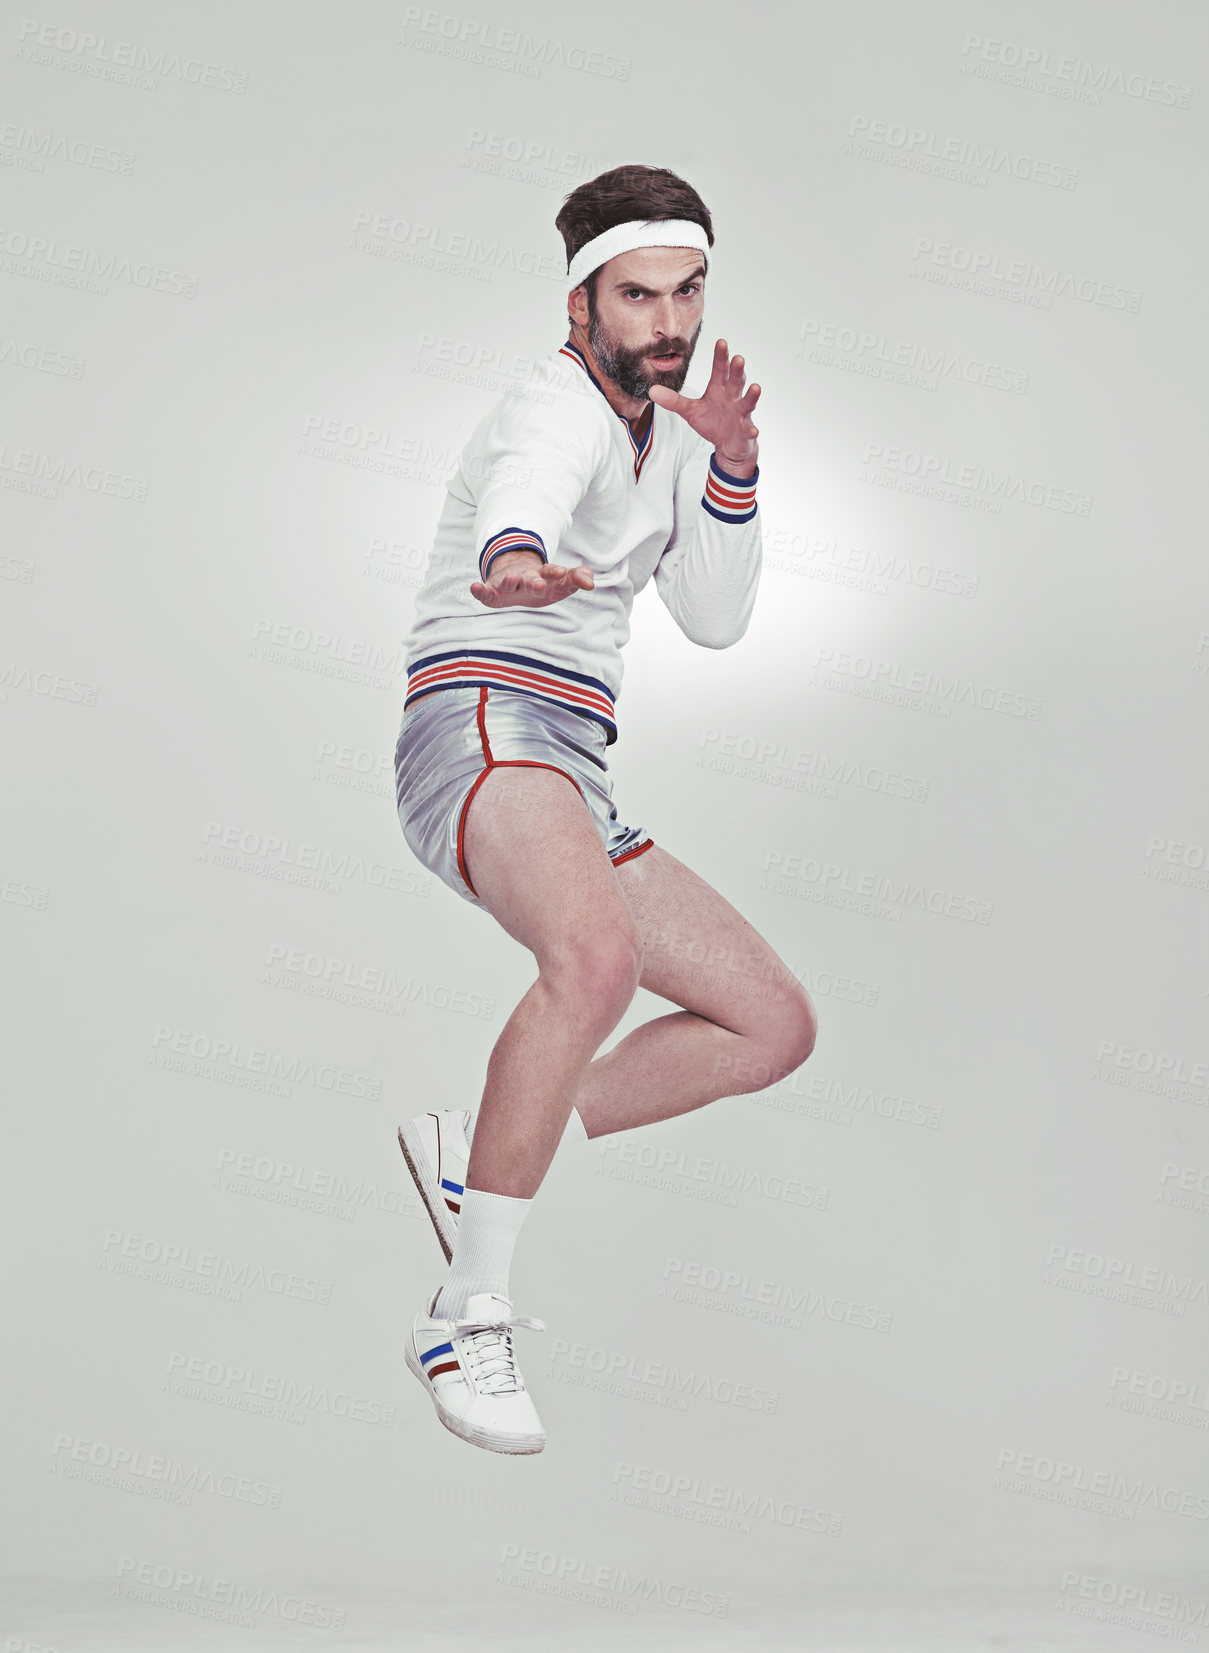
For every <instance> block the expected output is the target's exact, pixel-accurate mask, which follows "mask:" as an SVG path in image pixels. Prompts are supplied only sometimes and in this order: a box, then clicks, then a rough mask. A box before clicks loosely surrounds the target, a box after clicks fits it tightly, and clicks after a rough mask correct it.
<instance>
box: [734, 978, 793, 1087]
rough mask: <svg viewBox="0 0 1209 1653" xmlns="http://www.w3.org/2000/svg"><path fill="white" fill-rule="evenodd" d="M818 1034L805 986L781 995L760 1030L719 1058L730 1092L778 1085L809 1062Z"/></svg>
mask: <svg viewBox="0 0 1209 1653" xmlns="http://www.w3.org/2000/svg"><path fill="white" fill-rule="evenodd" d="M817 1035H818V1018H817V1017H816V1015H815V1011H814V1005H813V1003H812V1002H811V999H810V995H809V994H808V993H807V992H806V990H805V988H801V989H800V990H799V992H797V993H792V994H785V995H782V996H781V997H780V998H779V1000H778V1003H777V1006H776V1008H775V1010H774V1012H773V1013H772V1015H771V1016H770V1017H769V1019H768V1020H767V1021H766V1023H765V1025H764V1027H763V1028H762V1030H761V1031H760V1032H753V1033H749V1034H747V1035H746V1037H745V1038H744V1040H743V1044H742V1046H741V1047H740V1048H739V1049H737V1050H734V1051H730V1052H728V1053H727V1054H726V1055H724V1056H720V1057H719V1058H718V1077H719V1078H722V1079H724V1080H725V1081H726V1083H727V1085H728V1087H729V1089H728V1091H727V1094H728V1095H730V1096H744V1095H747V1094H749V1093H750V1092H752V1091H762V1090H766V1089H767V1088H768V1086H769V1085H779V1084H780V1083H781V1081H782V1080H783V1079H788V1078H789V1076H790V1074H792V1073H795V1072H796V1071H797V1069H798V1068H800V1067H801V1065H802V1063H803V1062H805V1061H806V1059H807V1057H809V1055H810V1053H811V1052H812V1051H813V1049H814V1044H815V1039H816V1037H817Z"/></svg>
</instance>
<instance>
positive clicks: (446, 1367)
mask: <svg viewBox="0 0 1209 1653" xmlns="http://www.w3.org/2000/svg"><path fill="white" fill-rule="evenodd" d="M460 1370H461V1368H460V1367H459V1365H458V1363H457V1361H456V1360H443V1361H442V1362H441V1364H440V1365H439V1366H430V1367H429V1368H428V1381H429V1382H430V1383H431V1382H432V1380H433V1378H434V1377H439V1376H440V1375H441V1373H442V1372H457V1371H460Z"/></svg>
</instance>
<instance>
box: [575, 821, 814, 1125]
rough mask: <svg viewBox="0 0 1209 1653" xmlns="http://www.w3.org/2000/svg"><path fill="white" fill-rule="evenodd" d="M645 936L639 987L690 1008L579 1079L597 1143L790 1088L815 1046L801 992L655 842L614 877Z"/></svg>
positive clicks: (751, 932)
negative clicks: (785, 1084)
mask: <svg viewBox="0 0 1209 1653" xmlns="http://www.w3.org/2000/svg"><path fill="white" fill-rule="evenodd" d="M615 876H616V877H617V879H618V881H619V884H620V886H621V889H622V892H623V894H624V896H625V899H626V904H627V906H628V907H629V909H630V911H631V912H632V913H633V915H634V922H635V924H636V926H637V929H638V932H639V934H640V935H641V937H642V941H643V949H644V957H643V967H642V976H641V980H640V982H639V985H640V986H641V987H645V988H647V989H648V990H649V991H650V992H652V993H657V994H659V996H660V997H661V998H665V999H670V1000H671V1002H672V1003H673V1004H678V1005H682V1006H684V1007H685V1008H684V1009H682V1010H679V1011H676V1012H674V1013H673V1014H672V1015H670V1016H659V1017H656V1018H655V1019H654V1020H653V1021H649V1022H645V1023H644V1024H643V1025H642V1026H641V1027H637V1028H635V1029H634V1030H633V1032H631V1033H628V1034H627V1035H626V1037H625V1038H624V1039H622V1040H620V1041H619V1043H618V1044H617V1045H616V1046H615V1047H614V1049H613V1050H611V1051H609V1052H608V1053H607V1055H604V1056H598V1057H597V1058H596V1060H595V1061H594V1062H592V1063H590V1064H589V1066H588V1067H587V1068H586V1069H585V1070H584V1072H583V1074H582V1075H581V1077H580V1079H579V1082H578V1084H577V1086H576V1089H575V1096H574V1106H575V1108H576V1111H577V1112H578V1113H579V1116H580V1118H581V1119H582V1120H583V1123H584V1128H585V1130H586V1131H587V1133H588V1135H589V1137H596V1136H605V1135H607V1134H608V1133H610V1132H612V1131H626V1130H632V1129H634V1128H635V1127H636V1126H639V1125H649V1124H653V1123H655V1122H656V1121H657V1120H661V1119H671V1118H674V1117H675V1116H676V1115H677V1114H682V1113H688V1112H690V1111H691V1110H692V1109H694V1108H700V1107H702V1106H704V1104H705V1103H707V1102H713V1101H716V1100H717V1099H718V1098H719V1097H722V1096H738V1095H741V1094H744V1093H746V1092H749V1091H753V1090H763V1089H764V1087H765V1086H766V1085H770V1084H773V1083H774V1082H775V1081H776V1080H778V1079H782V1078H785V1077H786V1076H787V1075H788V1074H790V1073H792V1072H794V1070H795V1069H796V1068H798V1067H800V1066H801V1064H802V1063H803V1062H804V1061H805V1060H806V1058H807V1057H808V1056H809V1055H810V1052H811V1050H812V1049H813V1048H814V1040H815V1031H816V1026H817V1024H816V1019H815V1013H814V1007H813V1005H812V1003H811V1000H810V996H809V994H808V993H807V992H806V990H805V988H804V987H803V986H802V985H801V983H800V982H799V981H798V980H797V978H796V977H795V976H793V975H792V974H791V973H790V971H789V969H788V968H787V966H786V965H785V964H784V963H783V962H782V960H781V959H780V958H779V957H778V955H777V954H776V953H775V952H774V951H773V949H772V948H771V947H770V946H769V944H768V943H767V942H766V941H765V940H764V938H763V937H762V936H761V935H760V934H759V932H758V931H757V930H755V929H754V928H753V927H752V925H751V924H749V923H748V921H747V920H746V919H745V918H744V917H743V915H742V914H741V913H740V912H738V911H737V910H736V909H735V908H734V907H732V906H731V904H730V902H729V901H727V900H726V899H725V898H724V897H723V896H721V895H719V894H718V892H717V890H715V889H713V888H712V886H711V885H709V884H708V883H706V881H705V880H704V879H703V878H700V877H698V875H697V874H696V873H695V872H693V871H692V870H691V869H690V868H689V867H686V866H685V865H684V863H683V862H682V861H678V860H677V859H676V858H675V856H673V855H669V854H668V852H667V851H666V850H664V849H662V848H661V847H660V846H659V845H658V844H655V845H653V846H652V847H651V848H650V849H649V850H646V851H644V852H643V854H642V855H638V856H635V857H634V859H633V860H632V861H623V862H622V863H621V865H620V866H618V867H617V868H616V869H615Z"/></svg>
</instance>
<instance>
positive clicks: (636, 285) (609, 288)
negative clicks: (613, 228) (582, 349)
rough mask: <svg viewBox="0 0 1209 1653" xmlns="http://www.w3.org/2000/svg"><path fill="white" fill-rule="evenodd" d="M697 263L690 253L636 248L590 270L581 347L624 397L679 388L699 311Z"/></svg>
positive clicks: (701, 288) (700, 262)
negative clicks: (591, 291)
mask: <svg viewBox="0 0 1209 1653" xmlns="http://www.w3.org/2000/svg"><path fill="white" fill-rule="evenodd" d="M704 263H705V260H704V258H703V257H702V255H701V254H700V253H699V252H698V251H697V249H696V248H695V247H638V248H636V249H635V250H634V251H633V252H629V253H620V254H619V255H618V256H617V257H616V258H611V259H610V260H609V262H608V263H607V264H604V265H602V266H601V268H600V270H599V271H598V272H597V276H596V297H595V301H594V302H593V301H592V300H591V299H590V298H589V301H588V316H589V322H588V343H589V344H590V345H591V346H592V354H593V355H594V356H595V357H596V360H597V362H598V363H599V364H600V368H601V371H602V372H604V373H606V374H608V376H609V378H610V379H612V380H613V382H614V383H615V384H616V385H617V386H618V388H619V389H620V390H621V391H622V392H623V393H624V394H625V395H626V396H632V397H634V399H635V400H636V401H647V400H648V399H649V398H648V394H647V393H648V392H649V390H650V388H651V386H652V385H654V384H660V385H666V386H667V387H668V389H669V390H679V389H680V387H681V386H682V385H683V384H684V380H685V377H686V375H687V374H688V369H689V363H690V362H691V361H692V359H693V351H694V350H695V349H696V345H697V335H698V333H700V331H701V313H702V311H703V309H704V307H705V274H704V269H703V266H704Z"/></svg>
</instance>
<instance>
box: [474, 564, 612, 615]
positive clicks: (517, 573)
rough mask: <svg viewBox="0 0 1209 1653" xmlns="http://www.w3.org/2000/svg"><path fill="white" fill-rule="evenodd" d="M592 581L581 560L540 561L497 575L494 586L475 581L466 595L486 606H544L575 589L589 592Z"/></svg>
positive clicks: (591, 576) (593, 580) (590, 573)
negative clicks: (569, 562) (569, 563)
mask: <svg viewBox="0 0 1209 1653" xmlns="http://www.w3.org/2000/svg"><path fill="white" fill-rule="evenodd" d="M595 583H596V581H595V575H594V574H593V573H592V570H591V569H590V568H588V567H586V566H585V565H584V564H582V563H581V564H580V565H579V566H578V567H576V568H567V567H564V566H563V565H561V564H558V565H555V564H551V563H542V564H541V565H540V566H539V567H537V568H531V569H530V568H525V569H514V570H511V571H510V572H508V573H507V574H501V576H500V579H499V583H498V585H484V584H483V583H482V582H481V581H480V580H475V581H473V582H472V583H471V586H470V594H471V596H472V597H475V598H477V599H478V601H479V602H480V603H482V604H483V605H484V607H486V608H546V607H547V606H548V605H549V604H550V603H557V602H561V601H562V599H563V598H564V597H570V596H571V594H572V593H573V592H575V591H591V590H592V588H593V586H594V585H595Z"/></svg>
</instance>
